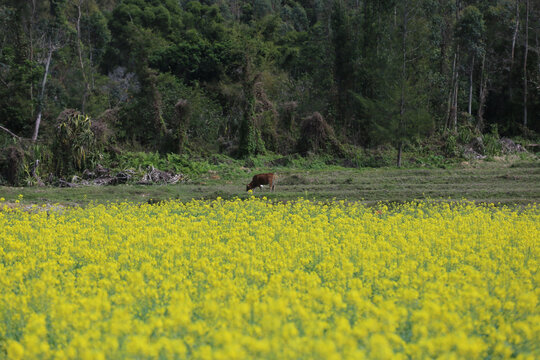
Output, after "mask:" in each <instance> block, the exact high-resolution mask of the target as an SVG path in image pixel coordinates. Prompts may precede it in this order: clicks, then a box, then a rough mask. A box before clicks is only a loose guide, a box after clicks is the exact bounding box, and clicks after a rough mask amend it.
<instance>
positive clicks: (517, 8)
mask: <svg viewBox="0 0 540 360" xmlns="http://www.w3.org/2000/svg"><path fill="white" fill-rule="evenodd" d="M518 32H519V0H516V27H515V29H514V36H512V53H511V57H510V70H512V66H513V64H514V53H515V49H516V41H517V36H518Z"/></svg>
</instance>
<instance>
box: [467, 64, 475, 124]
mask: <svg viewBox="0 0 540 360" xmlns="http://www.w3.org/2000/svg"><path fill="white" fill-rule="evenodd" d="M474 57H475V56H474V55H473V57H472V60H471V71H470V72H469V107H468V110H469V115H472V94H473V73H474Z"/></svg>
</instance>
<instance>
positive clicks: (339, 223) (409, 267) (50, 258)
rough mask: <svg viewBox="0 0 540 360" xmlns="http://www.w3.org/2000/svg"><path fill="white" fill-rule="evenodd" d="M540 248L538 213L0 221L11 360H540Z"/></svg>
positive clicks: (290, 213)
mask: <svg viewBox="0 0 540 360" xmlns="http://www.w3.org/2000/svg"><path fill="white" fill-rule="evenodd" d="M1 207H2V204H1V203H0V208H1ZM539 239H540V207H538V206H537V205H531V206H528V207H525V208H508V207H496V206H479V205H474V204H473V203H469V202H465V201H463V202H460V203H426V202H414V203H409V204H405V205H400V206H395V207H392V208H391V209H389V208H388V207H386V206H385V205H382V204H381V205H379V206H378V207H375V208H373V207H372V208H369V207H365V206H363V205H361V204H358V203H347V202H343V201H340V202H338V201H336V202H330V203H314V202H310V201H307V200H302V199H299V200H298V201H295V202H289V203H272V202H270V201H267V200H266V199H264V198H263V199H257V198H251V199H248V200H239V199H237V200H232V201H224V200H222V199H217V200H215V201H191V202H189V203H181V202H175V201H171V202H167V203H163V204H159V205H146V204H145V205H140V204H129V203H118V204H117V203H111V204H106V205H103V204H102V205H90V206H88V207H85V208H73V209H58V210H55V211H38V210H36V211H21V210H17V209H8V208H7V207H4V209H3V211H0V359H130V358H131V359H145V358H165V359H169V358H171V359H186V358H189V359H364V358H365V359H427V358H441V359H504V358H518V359H519V358H522V359H535V358H536V359H538V358H540V350H539V348H540V302H539V296H540V287H539V284H540V272H539V254H540V250H539V246H538V245H539Z"/></svg>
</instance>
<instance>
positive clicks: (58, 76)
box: [0, 0, 540, 176]
mask: <svg viewBox="0 0 540 360" xmlns="http://www.w3.org/2000/svg"><path fill="white" fill-rule="evenodd" d="M0 33H1V34H2V35H1V37H0V126H2V129H1V130H0V146H2V147H3V148H8V147H9V146H12V140H10V138H13V139H16V140H15V142H16V141H19V140H20V139H21V138H22V139H25V138H26V139H32V142H31V143H32V144H34V145H31V146H35V144H36V143H37V144H41V145H42V146H43V148H42V149H41V150H40V151H38V153H39V154H38V156H37V158H38V159H41V160H42V161H41V165H40V166H42V167H43V166H49V167H48V168H43V169H42V171H43V172H48V171H53V170H54V171H55V172H56V175H58V176H60V175H63V173H64V172H65V171H68V170H67V169H68V168H69V169H71V168H75V169H78V168H81V167H84V165H85V162H86V160H87V159H89V161H90V160H91V159H99V158H100V156H101V157H103V156H105V158H107V156H108V155H107V154H112V155H111V156H113V157H114V156H115V155H114V153H115V152H118V151H121V150H131V151H146V152H158V153H161V154H168V153H176V154H182V155H188V156H189V155H194V154H197V155H203V156H207V155H209V154H215V153H221V154H227V155H230V156H234V157H245V156H251V155H257V154H264V153H265V152H267V151H271V152H274V153H280V154H283V155H288V154H294V153H302V154H306V152H309V151H312V152H317V151H319V152H326V153H328V152H331V153H333V154H332V155H336V156H341V157H343V156H345V157H347V156H349V157H350V156H354V154H356V153H358V151H362V150H360V149H370V148H371V149H372V148H375V147H377V146H381V145H382V146H392V147H393V148H394V149H396V150H398V164H400V162H401V151H402V149H403V148H404V147H405V148H407V147H410V146H417V145H418V144H420V143H422V142H423V141H425V139H428V138H429V139H432V138H433V137H434V136H437V137H439V139H440V140H441V141H443V142H445V144H444V145H443V146H442V147H441V149H447V150H448V149H449V150H450V151H449V152H450V153H452V152H459V150H456V147H455V144H454V143H453V142H456V141H457V140H460V137H459V132H460V131H461V130H460V129H462V128H466V129H468V131H469V132H470V133H471V134H472V137H478V136H480V137H481V136H482V134H483V133H485V134H491V133H492V132H490V129H492V127H493V126H496V127H497V129H498V134H500V135H504V136H516V135H520V136H525V137H526V136H530V135H531V134H534V132H535V131H536V132H538V131H539V130H540V44H539V40H538V39H539V38H540V6H538V4H537V3H536V2H534V1H530V0H497V1H487V0H474V1H473V0H467V1H465V0H458V1H450V0H441V1H430V0H404V1H393V0H384V1H381V0H377V1H374V0H362V1H359V0H355V1H352V0H309V1H308V0H298V1H293V0H255V1H247V0H235V1H224V0H201V1H200V2H198V1H186V0H32V1H30V0H29V1H19V0H0ZM66 109H73V110H72V111H78V112H80V113H81V114H82V115H81V116H83V117H82V118H83V119H89V121H90V122H91V130H92V131H93V134H94V138H88V139H86V140H87V142H88V144H90V143H91V144H92V146H91V148H92V149H93V151H95V152H99V153H100V155H99V156H98V155H96V154H88V157H86V156H85V157H84V161H83V163H81V162H80V161H78V160H77V158H76V157H75V158H73V159H71V160H66V162H65V163H64V165H61V166H60V165H59V164H60V163H58V160H56V162H55V161H51V160H50V159H49V158H50V154H54V151H55V149H58V146H57V145H58V144H59V142H61V141H64V142H65V141H67V140H66V139H65V136H64V139H60V138H59V136H62V132H59V131H58V122H59V121H60V120H59V115H60V114H61V113H62V112H64V111H65V110H66ZM315 113H318V114H321V115H322V120H321V117H319V116H318V115H317V116H313V115H314V114H315ZM314 118H317V119H318V120H317V121H319V122H321V121H322V123H321V124H319V126H315V125H316V124H313V122H311V123H310V121H311V120H310V119H314ZM306 129H308V130H309V131H308V130H306ZM310 131H311V132H310ZM64 135H65V134H64ZM86 135H91V134H89V133H86ZM306 137H309V138H313V139H315V140H314V141H311V140H310V141H307V140H306ZM461 140H463V139H461ZM469 140H470V139H469ZM309 143H317V144H322V145H319V147H318V148H313V149H305V144H309ZM325 143H326V144H327V146H324V144H325ZM329 143H331V146H330V145H328V144H329ZM338 143H339V144H338ZM55 144H56V145H55ZM342 145H344V146H342ZM25 146H26V148H25V151H27V150H28V149H29V147H28V146H29V145H25ZM31 146H30V148H31ZM55 146H56V148H55ZM63 146H67V147H70V146H71V147H75V148H76V147H77V146H78V147H79V151H81V150H80V144H75V143H74V144H71V143H70V144H68V143H65V144H64V145H63ZM23 147H24V146H23ZM43 149H46V151H45V150H43ZM87 150H89V149H86V148H85V150H84V151H87ZM454 150H455V151H454ZM28 151H30V152H35V149H34V150H32V149H30V150H28ZM66 151H67V150H66ZM70 151H71V152H72V153H75V152H76V151H77V150H76V149H71V150H70ZM10 154H11V153H10ZM44 154H45V155H44ZM47 154H49V155H47ZM12 155H13V154H12ZM433 155H437V154H433ZM447 155H448V154H447ZM450 155H457V154H450ZM2 156H3V158H4V159H6V158H8V157H9V156H11V155H9V154H7V153H6V152H5V151H4V152H3V154H1V155H0V160H2V159H1V158H2ZM13 156H14V155H13ZM66 156H68V155H66ZM69 156H71V155H69ZM19 157H20V156H19ZM47 159H49V160H47ZM32 160H35V157H34V158H33V159H32ZM6 161H7V160H6ZM6 161H4V163H5V162H6ZM0 162H1V161H0ZM68 163H69V164H70V165H69V167H68V168H66V166H67V165H66V164H68ZM55 164H56V165H55ZM86 165H88V164H86ZM0 168H1V166H0Z"/></svg>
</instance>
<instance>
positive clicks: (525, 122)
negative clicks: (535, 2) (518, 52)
mask: <svg viewBox="0 0 540 360" xmlns="http://www.w3.org/2000/svg"><path fill="white" fill-rule="evenodd" d="M528 53H529V0H527V5H526V11H525V56H524V59H523V126H525V127H527V55H528Z"/></svg>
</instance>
